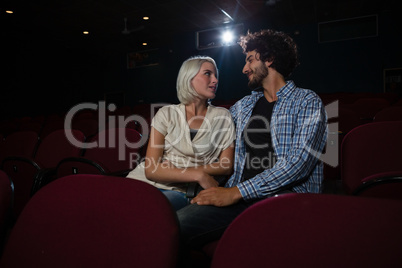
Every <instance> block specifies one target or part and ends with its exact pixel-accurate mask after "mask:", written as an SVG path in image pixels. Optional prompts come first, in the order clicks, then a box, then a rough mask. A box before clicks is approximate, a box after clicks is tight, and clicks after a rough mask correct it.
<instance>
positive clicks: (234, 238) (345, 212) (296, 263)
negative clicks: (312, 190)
mask: <svg viewBox="0 0 402 268" xmlns="http://www.w3.org/2000/svg"><path fill="white" fill-rule="evenodd" d="M401 224H402V202H400V201H395V200H384V199H374V198H362V197H352V196H341V195H324V194H285V195H280V196H277V197H272V198H268V199H266V200H263V201H261V202H258V203H256V204H255V205H253V206H251V207H250V208H248V209H247V210H245V211H244V212H243V213H242V214H240V215H239V216H238V217H237V218H236V219H235V220H234V221H233V222H232V224H231V225H230V226H229V227H228V229H227V230H226V231H225V233H224V234H223V236H222V238H221V239H220V241H219V243H218V245H217V248H216V251H215V254H214V257H213V260H212V265H211V267H212V268H217V267H231V268H237V267H330V268H331V267H336V268H338V267H402V258H401V257H400V252H401V250H402V228H401Z"/></svg>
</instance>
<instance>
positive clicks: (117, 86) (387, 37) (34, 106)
mask: <svg viewBox="0 0 402 268" xmlns="http://www.w3.org/2000/svg"><path fill="white" fill-rule="evenodd" d="M378 15H379V35H378V36H377V37H370V38H361V39H355V40H345V41H336V42H329V43H319V42H318V25H317V24H310V25H296V26H287V27H277V26H275V25H272V24H268V23H264V22H251V23H250V22H246V23H245V27H246V29H250V30H252V31H255V30H259V29H262V28H267V27H272V28H275V29H278V30H283V31H285V32H287V33H289V34H290V35H291V36H293V37H294V39H295V40H296V42H297V43H298V45H299V51H300V61H301V65H300V66H299V67H298V68H297V69H296V71H295V72H294V73H293V75H292V76H291V77H290V79H293V80H295V82H296V83H297V85H299V86H300V87H305V88H310V89H313V90H314V91H316V92H320V93H326V92H328V93H330V92H362V91H365V92H381V91H382V90H383V70H384V68H396V67H401V66H402V53H400V47H402V40H401V39H402V37H401V35H400V34H395V33H394V32H393V30H394V29H395V25H397V24H396V21H397V18H398V16H397V14H396V11H393V12H387V13H382V14H378ZM74 44H75V45H69V44H66V43H65V42H62V41H58V40H47V39H46V38H42V37H40V38H39V37H32V36H31V37H23V38H11V39H7V41H5V43H4V44H3V45H4V46H3V48H2V51H1V56H2V61H1V64H2V69H3V70H5V71H4V72H3V76H4V79H2V80H3V81H4V82H3V83H2V86H1V87H2V90H1V91H2V93H1V101H0V105H1V114H2V117H10V116H22V115H35V114H41V113H42V114H43V113H45V114H49V113H52V112H62V111H66V110H67V109H69V108H71V107H72V106H74V105H76V104H78V103H82V102H98V101H101V100H103V99H104V96H105V93H110V92H118V93H121V94H122V95H124V103H123V104H126V105H134V104H136V103H139V102H168V103H173V102H177V98H176V89H175V85H176V77H177V73H178V70H179V68H180V65H181V63H182V62H183V60H185V59H186V58H188V57H190V56H193V55H209V56H212V57H213V58H214V59H215V60H216V62H217V64H218V67H219V71H220V77H219V80H220V81H219V82H220V83H219V88H218V92H217V96H216V100H232V99H239V98H241V97H242V96H244V95H246V94H248V93H249V90H248V88H247V80H246V77H245V76H244V75H243V74H242V73H241V70H242V68H243V64H244V55H243V54H242V52H241V49H240V47H239V46H237V45H236V46H232V47H222V48H215V49H208V50H201V51H198V50H197V49H196V46H195V33H193V32H191V33H181V34H178V35H177V36H176V37H175V38H173V39H172V41H169V42H166V44H165V45H164V46H162V47H159V53H160V54H159V64H158V65H156V66H149V67H139V68H134V69H127V61H126V55H127V54H126V53H127V52H133V51H132V50H131V49H130V47H129V46H127V45H117V46H112V45H109V46H105V45H104V44H101V43H100V42H91V41H88V40H82V43H79V44H77V42H76V43H74Z"/></svg>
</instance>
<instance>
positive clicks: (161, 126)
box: [151, 106, 170, 136]
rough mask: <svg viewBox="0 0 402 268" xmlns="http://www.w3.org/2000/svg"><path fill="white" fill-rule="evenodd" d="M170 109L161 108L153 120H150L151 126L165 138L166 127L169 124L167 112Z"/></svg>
mask: <svg viewBox="0 0 402 268" xmlns="http://www.w3.org/2000/svg"><path fill="white" fill-rule="evenodd" d="M169 110H170V109H169V108H168V107H167V106H165V107H161V108H160V109H159V110H158V111H157V112H156V114H155V116H154V118H152V122H151V126H152V127H154V128H155V129H156V130H157V131H159V132H160V133H161V134H163V135H164V136H166V134H167V129H168V128H167V126H168V124H169V121H170V119H169V113H170V111H169Z"/></svg>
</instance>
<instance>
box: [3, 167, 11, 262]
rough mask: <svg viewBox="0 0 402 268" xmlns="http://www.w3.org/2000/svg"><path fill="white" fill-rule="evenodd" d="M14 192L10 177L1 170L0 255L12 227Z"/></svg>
mask: <svg viewBox="0 0 402 268" xmlns="http://www.w3.org/2000/svg"><path fill="white" fill-rule="evenodd" d="M12 198H13V190H12V184H11V180H10V179H9V177H8V175H7V174H6V173H5V172H4V171H2V170H0V255H1V252H2V249H3V243H4V241H5V238H6V233H7V231H8V228H9V227H10V226H11V223H12V222H11V220H12V218H11V204H12Z"/></svg>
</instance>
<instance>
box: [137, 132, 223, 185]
mask: <svg viewBox="0 0 402 268" xmlns="http://www.w3.org/2000/svg"><path fill="white" fill-rule="evenodd" d="M164 145H165V136H164V135H163V134H162V133H160V132H159V131H157V130H156V129H155V128H154V127H152V128H151V134H150V138H149V143H148V148H147V155H146V158H145V176H146V177H147V178H148V179H149V180H152V181H156V182H198V183H199V184H200V185H201V186H202V187H203V188H204V189H207V188H210V187H216V186H218V182H217V181H216V180H215V179H214V178H213V177H212V175H210V174H208V173H207V172H206V170H209V168H208V169H206V170H203V169H198V168H197V169H196V168H185V169H181V168H177V167H175V166H174V165H172V164H171V163H169V162H162V156H163V150H164ZM217 170H220V168H217Z"/></svg>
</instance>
